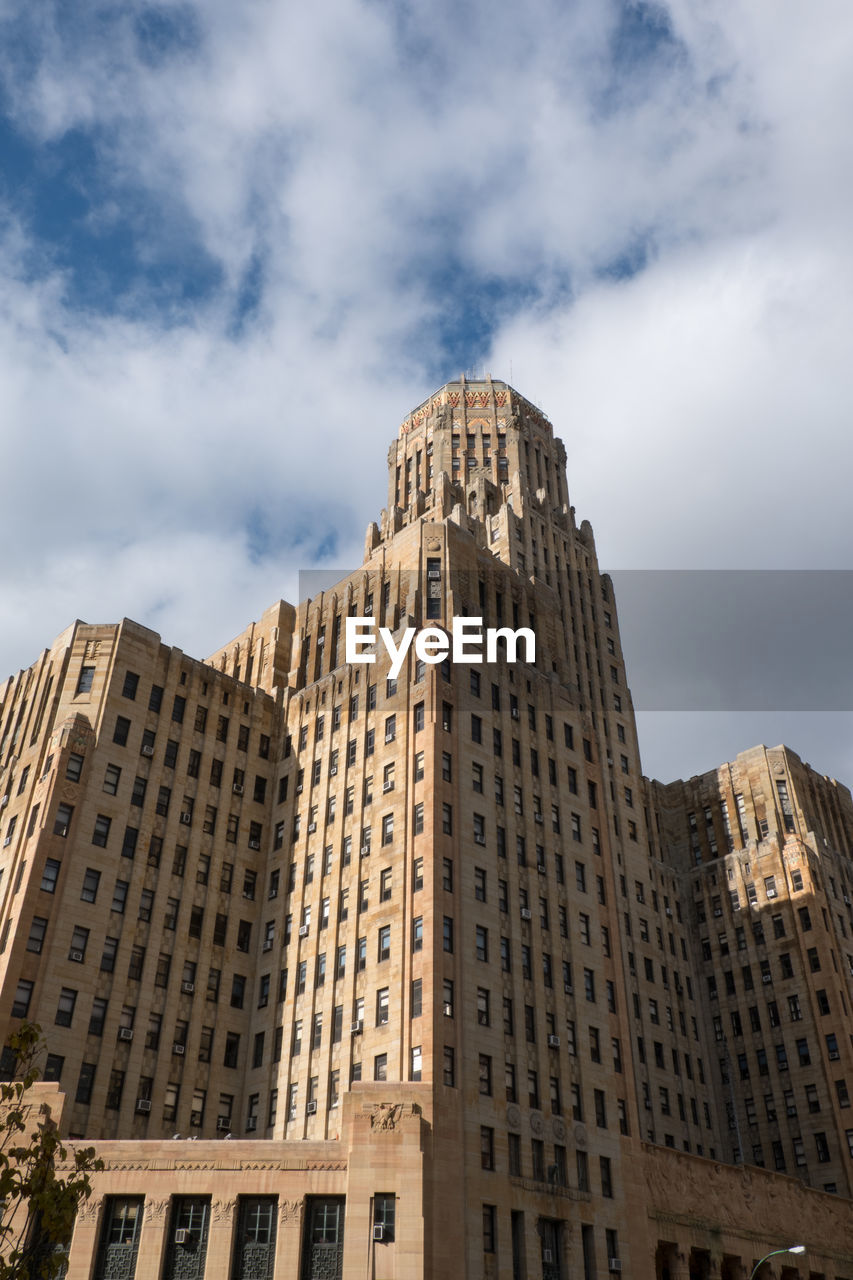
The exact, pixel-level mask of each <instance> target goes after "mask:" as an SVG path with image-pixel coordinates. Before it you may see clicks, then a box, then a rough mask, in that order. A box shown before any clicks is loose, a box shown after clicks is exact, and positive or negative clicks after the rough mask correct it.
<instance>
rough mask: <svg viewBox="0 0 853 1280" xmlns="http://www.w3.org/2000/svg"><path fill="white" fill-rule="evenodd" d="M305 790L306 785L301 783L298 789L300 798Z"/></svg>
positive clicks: (297, 792)
mask: <svg viewBox="0 0 853 1280" xmlns="http://www.w3.org/2000/svg"><path fill="white" fill-rule="evenodd" d="M304 790H305V785H304V783H302V782H300V784H299V786H298V787H297V788H296V794H297V795H298V796H301V795H302V792H303V791H304Z"/></svg>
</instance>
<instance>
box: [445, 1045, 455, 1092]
mask: <svg viewBox="0 0 853 1280" xmlns="http://www.w3.org/2000/svg"><path fill="white" fill-rule="evenodd" d="M442 1081H443V1083H444V1084H446V1085H447V1086H448V1087H449V1088H451V1089H453V1088H455V1087H456V1054H455V1051H454V1049H453V1046H452V1045H449V1044H446V1045H445V1046H444V1056H443V1065H442Z"/></svg>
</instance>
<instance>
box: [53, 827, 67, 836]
mask: <svg viewBox="0 0 853 1280" xmlns="http://www.w3.org/2000/svg"><path fill="white" fill-rule="evenodd" d="M54 835H57V836H67V835H68V828H67V827H59V828H58V829H57V830H56V831H55V832H54Z"/></svg>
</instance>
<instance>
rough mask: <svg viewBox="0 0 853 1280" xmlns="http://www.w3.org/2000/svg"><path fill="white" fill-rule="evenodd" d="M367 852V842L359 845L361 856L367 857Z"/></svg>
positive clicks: (368, 849) (368, 848) (368, 851)
mask: <svg viewBox="0 0 853 1280" xmlns="http://www.w3.org/2000/svg"><path fill="white" fill-rule="evenodd" d="M369 853H370V845H369V844H363V845H362V846H361V856H362V858H366V857H368V855H369Z"/></svg>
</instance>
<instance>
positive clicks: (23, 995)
mask: <svg viewBox="0 0 853 1280" xmlns="http://www.w3.org/2000/svg"><path fill="white" fill-rule="evenodd" d="M34 986H35V983H33V982H29V981H27V979H25V978H22V979H21V980H20V982H19V983H18V985H17V987H16V988H15V999H14V1002H13V1004H12V1017H13V1018H26V1016H27V1014H28V1013H29V1011H30V1000H31V999H32V995H33V987H34ZM65 1025H68V1024H65Z"/></svg>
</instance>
